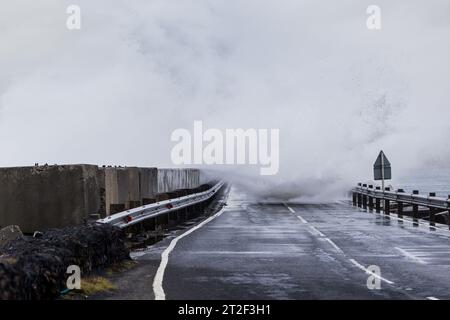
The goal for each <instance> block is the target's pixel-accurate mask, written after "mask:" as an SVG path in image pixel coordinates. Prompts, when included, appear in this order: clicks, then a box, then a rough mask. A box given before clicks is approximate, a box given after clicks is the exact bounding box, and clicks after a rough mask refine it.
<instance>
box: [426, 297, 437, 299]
mask: <svg viewBox="0 0 450 320" xmlns="http://www.w3.org/2000/svg"><path fill="white" fill-rule="evenodd" d="M427 299H428V300H439V299H438V298H436V297H427Z"/></svg>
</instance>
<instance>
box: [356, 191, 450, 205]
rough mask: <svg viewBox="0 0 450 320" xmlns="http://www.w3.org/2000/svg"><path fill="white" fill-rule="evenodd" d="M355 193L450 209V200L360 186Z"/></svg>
mask: <svg viewBox="0 0 450 320" xmlns="http://www.w3.org/2000/svg"><path fill="white" fill-rule="evenodd" d="M352 191H353V192H355V193H359V194H362V195H366V196H370V197H373V198H375V199H384V200H390V201H396V202H402V203H405V204H414V205H419V206H424V207H432V208H437V209H443V210H448V209H450V199H446V198H441V197H435V196H430V195H420V194H408V193H405V192H399V191H382V190H376V189H373V188H369V187H364V186H358V187H356V188H354V189H353V190H352Z"/></svg>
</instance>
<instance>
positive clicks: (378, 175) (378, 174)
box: [373, 150, 392, 212]
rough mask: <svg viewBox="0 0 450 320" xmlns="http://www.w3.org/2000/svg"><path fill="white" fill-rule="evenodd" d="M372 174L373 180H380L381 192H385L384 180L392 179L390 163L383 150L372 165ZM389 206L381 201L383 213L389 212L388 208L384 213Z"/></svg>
mask: <svg viewBox="0 0 450 320" xmlns="http://www.w3.org/2000/svg"><path fill="white" fill-rule="evenodd" d="M373 173H374V179H375V180H381V191H383V192H384V191H385V180H390V179H391V178H392V170H391V163H390V162H389V160H388V159H387V158H386V155H385V154H384V152H383V150H381V151H380V154H379V155H378V158H377V160H376V161H375V163H374V165H373ZM387 205H389V202H385V201H384V200H383V209H384V212H389V208H387V209H388V210H387V211H386V206H387Z"/></svg>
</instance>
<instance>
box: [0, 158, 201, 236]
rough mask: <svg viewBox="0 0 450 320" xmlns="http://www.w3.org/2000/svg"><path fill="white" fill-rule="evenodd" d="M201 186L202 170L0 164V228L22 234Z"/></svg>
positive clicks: (137, 204)
mask: <svg viewBox="0 0 450 320" xmlns="http://www.w3.org/2000/svg"><path fill="white" fill-rule="evenodd" d="M199 184H200V171H199V170H198V169H156V168H138V167H125V168H123V167H104V168H99V167H97V166H95V165H85V164H81V165H60V166H35V167H17V168H0V228H1V227H5V226H9V225H18V226H19V227H20V228H21V229H22V230H23V232H25V233H32V232H34V231H36V230H45V229H48V228H60V227H65V226H70V225H77V224H81V223H83V222H84V221H87V220H88V219H89V216H90V215H91V214H98V215H99V217H105V216H107V215H110V214H113V213H116V212H120V211H123V210H126V209H131V208H134V207H138V206H141V205H142V204H145V203H152V202H154V201H156V194H157V193H163V192H170V191H173V190H175V189H189V188H195V187H197V186H199Z"/></svg>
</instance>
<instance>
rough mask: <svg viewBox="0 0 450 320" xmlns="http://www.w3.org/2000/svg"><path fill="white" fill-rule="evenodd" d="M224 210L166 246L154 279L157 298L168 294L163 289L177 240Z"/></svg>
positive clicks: (216, 215) (221, 211) (223, 209)
mask: <svg viewBox="0 0 450 320" xmlns="http://www.w3.org/2000/svg"><path fill="white" fill-rule="evenodd" d="M224 211H225V208H222V210H220V211H219V212H217V213H216V214H215V215H213V216H211V217H209V218H208V219H206V220H205V221H203V222H201V223H199V224H198V225H196V226H195V227H193V228H192V229H189V230H188V231H186V232H185V233H183V234H181V235H179V236H178V237H176V238H175V239H173V240H172V241H171V242H170V244H169V246H168V247H167V248H166V250H164V251H163V253H162V254H161V263H160V264H159V267H158V271H156V275H155V279H154V280H153V292H154V294H155V300H165V299H166V294H165V293H164V289H163V279H164V271H165V270H166V267H167V263H168V262H169V254H170V253H171V252H172V250H173V249H174V248H175V246H176V244H177V242H178V241H179V240H181V239H183V238H184V237H186V236H188V235H189V234H191V233H192V232H194V231H195V230H197V229H199V228H201V227H203V226H204V225H205V224H207V223H208V222H210V221H211V220H213V219H215V218H217V217H218V216H220V215H221V214H222V213H223V212H224Z"/></svg>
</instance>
